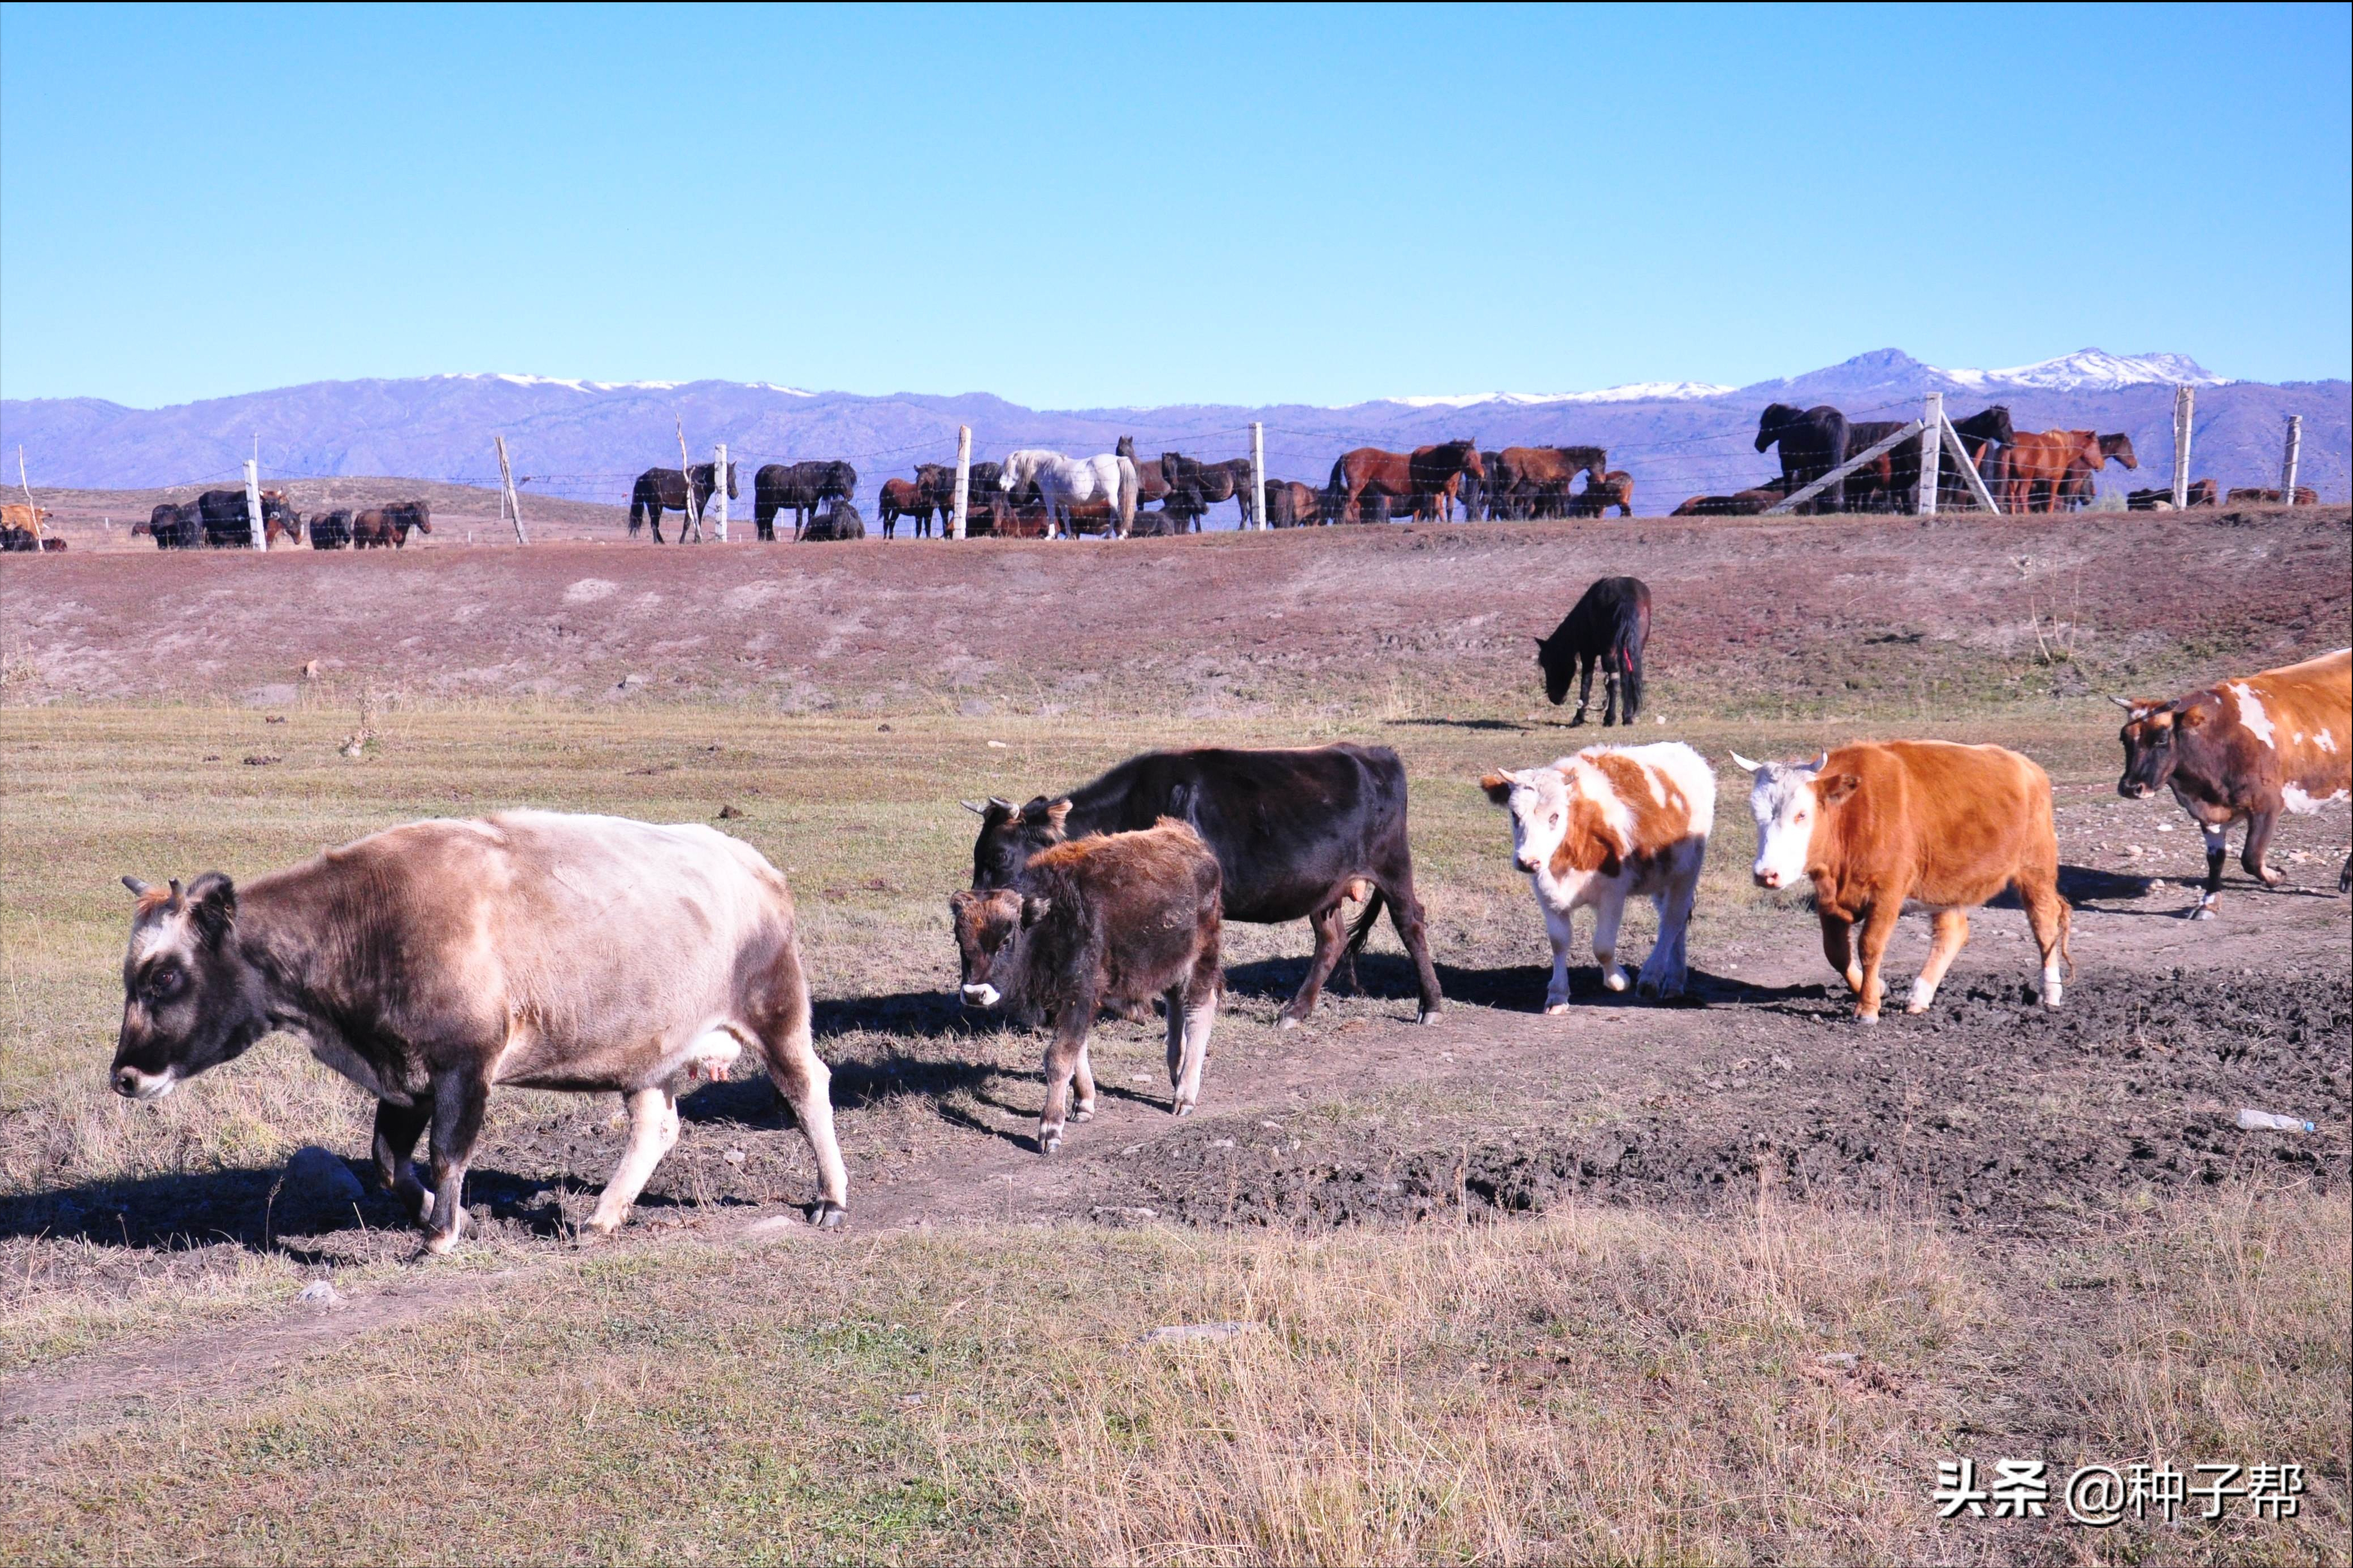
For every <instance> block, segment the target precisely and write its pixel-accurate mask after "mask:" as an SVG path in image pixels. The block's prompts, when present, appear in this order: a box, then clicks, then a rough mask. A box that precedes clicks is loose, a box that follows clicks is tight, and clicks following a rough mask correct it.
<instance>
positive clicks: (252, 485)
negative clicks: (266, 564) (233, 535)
mask: <svg viewBox="0 0 2353 1568" xmlns="http://www.w3.org/2000/svg"><path fill="white" fill-rule="evenodd" d="M245 516H246V521H248V522H250V523H251V524H252V525H253V548H254V549H256V550H260V551H267V550H268V549H269V524H267V523H265V522H263V521H261V465H260V464H259V463H257V462H255V461H254V460H253V459H252V458H247V459H246V460H245Z"/></svg>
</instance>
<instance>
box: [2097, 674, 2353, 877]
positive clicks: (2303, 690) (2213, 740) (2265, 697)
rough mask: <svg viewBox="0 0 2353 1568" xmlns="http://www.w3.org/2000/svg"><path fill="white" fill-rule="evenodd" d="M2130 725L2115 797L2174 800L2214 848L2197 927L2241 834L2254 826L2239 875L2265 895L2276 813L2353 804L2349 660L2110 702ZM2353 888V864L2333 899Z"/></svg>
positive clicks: (2342, 873) (2352, 860) (2209, 849)
mask: <svg viewBox="0 0 2353 1568" xmlns="http://www.w3.org/2000/svg"><path fill="white" fill-rule="evenodd" d="M2111 700H2113V701H2114V702H2116V704H2117V705H2118V706H2120V707H2122V708H2123V709H2124V710H2125V711H2126V720H2125V727H2124V729H2123V730H2122V731H2119V732H2118V734H2117V739H2118V740H2120V741H2122V742H2124V748H2125V771H2124V776H2123V777H2121V778H2119V779H2118V780H2117V781H2116V793H2117V794H2118V795H2123V796H2124V797H2125V798H2126V799H2127V800H2146V799H2147V798H2148V797H2149V796H2150V795H2155V794H2156V793H2157V792H2158V790H2160V789H2170V790H2171V791H2172V792H2173V798H2174V799H2176V800H2178V801H2179V802H2180V803H2181V809H2182V810H2184V811H2186V812H2188V813H2189V816H2190V818H2191V819H2192V820H2193V821H2195V822H2196V823H2197V824H2198V827H2199V830H2200V832H2201V833H2203V834H2204V835H2205V836H2206V888H2205V891H2204V892H2202V893H2200V895H2199V899H2198V907H2197V908H2196V909H2195V910H2192V911H2191V913H2192V915H2193V916H2194V918H2196V919H2199V920H2211V919H2212V918H2213V914H2214V906H2215V902H2216V900H2217V899H2218V898H2219V897H2220V895H2221V890H2222V862H2223V861H2224V860H2225V859H2226V858H2229V855H2230V833H2231V826H2232V824H2233V823H2239V822H2243V823H2245V824H2246V825H2247V841H2246V845H2245V847H2244V849H2243V851H2242V854H2241V856H2240V861H2239V863H2240V864H2241V865H2242V866H2244V867H2245V868H2247V874H2248V875H2249V876H2251V877H2253V878H2254V879H2256V880H2257V881H2259V882H2262V883H2263V884H2264V885H2266V886H2276V885H2277V884H2278V883H2279V881H2280V877H2279V874H2278V873H2277V872H2275V871H2274V870H2272V869H2271V868H2269V867H2268V866H2266V865H2265V864H2264V863H2263V856H2264V852H2265V851H2266V850H2267V849H2269V848H2270V847H2271V841H2272V830H2273V828H2274V827H2275V826H2277V825H2278V823H2279V817H2280V813H2281V812H2283V811H2290V812H2294V813H2295V814H2296V815H2298V816H2306V815H2309V814H2310V813H2313V812H2316V811H2318V810H2319V809H2320V808H2321V807H2322V806H2324V805H2330V804H2332V803H2334V802H2337V801H2341V800H2344V799H2346V798H2347V796H2348V794H2353V650H2348V649H2345V648H2339V649H2337V651H2336V652H2335V653H2327V654H2323V655H2321V656H2320V657H2319V658H2308V659H2306V660H2305V661H2304V662H2303V663H2302V664H2291V665H2288V666H2286V667H2285V668H2280V669H2267V670H2265V671H2263V673H2262V674H2261V675H2251V676H2248V677H2247V678H2245V679H2242V680H2224V681H2221V682H2218V683H2217V684H2215V685H2212V686H2209V687H2207V688H2205V689H2203V690H2200V691H2193V692H2191V693H2189V695H2188V696H2187V697H2177V698H2175V699H2173V700H2171V701H2169V702H2167V701H2160V700H2146V699H2137V698H2125V697H2117V698H2113V699H2111ZM2348 887H2353V856H2348V858H2347V861H2346V864H2345V867H2344V868H2343V869H2341V870H2339V871H2338V873H2337V891H2338V892H2339V893H2342V892H2345V891H2346V890H2347V889H2348Z"/></svg>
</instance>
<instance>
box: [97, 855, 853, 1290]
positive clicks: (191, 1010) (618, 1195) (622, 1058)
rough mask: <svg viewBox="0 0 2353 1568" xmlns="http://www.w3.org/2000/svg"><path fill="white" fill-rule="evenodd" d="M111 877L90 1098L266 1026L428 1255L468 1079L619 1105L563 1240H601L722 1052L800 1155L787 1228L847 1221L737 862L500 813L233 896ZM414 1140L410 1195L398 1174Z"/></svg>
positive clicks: (768, 950)
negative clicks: (742, 1067)
mask: <svg viewBox="0 0 2353 1568" xmlns="http://www.w3.org/2000/svg"><path fill="white" fill-rule="evenodd" d="M123 882H124V884H125V885H126V886H128V887H129V888H130V889H131V890H132V892H133V893H135V894H137V895H138V898H139V904H138V909H137V910H136V912H135V913H134V914H133V915H132V922H131V945H130V949H129V951H128V952H126V953H125V955H124V957H123V960H122V991H123V1004H122V1032H121V1041H120V1044H119V1045H118V1046H117V1047H116V1050H115V1053H114V1068H113V1080H114V1088H115V1090H116V1092H118V1093H120V1094H122V1095H124V1096H127V1097H128V1098H130V1099H132V1100H153V1099H155V1098H156V1097H158V1096H160V1095H164V1094H168V1093H169V1092H171V1090H172V1089H173V1088H174V1086H175V1085H176V1084H178V1083H179V1082H181V1081H182V1080H183V1079H190V1078H193V1077H195V1075H196V1074H198V1073H200V1072H203V1071H204V1070H205V1069H206V1068H212V1067H217V1066H219V1065H220V1064H221V1063H222V1062H225V1061H227V1060H229V1059H230V1058H234V1057H237V1056H239V1055H241V1054H243V1052H244V1051H245V1050H246V1049H247V1048H248V1047H250V1046H252V1045H253V1043H254V1042H255V1041H257V1040H259V1039H260V1038H261V1037H263V1036H264V1035H267V1034H269V1033H270V1032H272V1031H273V1030H281V1029H282V1030H285V1031H287V1032H288V1033H290V1034H294V1035H297V1036H300V1037H302V1038H303V1039H305V1040H306V1041H307V1042H308V1043H309V1045H310V1047H311V1054H312V1055H313V1056H315V1057H317V1058H319V1059H320V1060H321V1061H322V1062H324V1063H325V1064H326V1065H327V1066H329V1067H331V1068H334V1069H335V1070H336V1071H337V1072H340V1073H342V1074H343V1076H344V1077H345V1078H348V1079H351V1080H352V1081H353V1083H356V1084H358V1085H359V1086H360V1087H361V1088H362V1089H365V1090H367V1092H368V1093H370V1094H372V1095H374V1096H375V1099H376V1111H375V1161H376V1168H377V1171H378V1172H379V1173H380V1174H381V1175H382V1177H383V1179H384V1183H385V1186H386V1187H387V1188H388V1189H389V1190H391V1191H392V1192H394V1193H395V1194H398V1195H399V1196H400V1197H401V1198H403V1199H404V1200H405V1201H406V1203H407V1205H408V1206H409V1209H410V1212H411V1213H412V1215H415V1217H416V1218H417V1220H418V1221H419V1222H421V1223H422V1224H423V1225H424V1226H425V1227H426V1241H425V1245H426V1248H427V1250H428V1251H431V1252H436V1253H440V1252H447V1251H448V1249H449V1248H450V1247H453V1246H455V1245H456V1244H457V1240H458V1232H459V1226H460V1225H461V1224H462V1223H463V1220H464V1216H465V1210H464V1208H463V1207H462V1205H461V1203H460V1198H461V1188H462V1186H463V1184H464V1181H465V1174H466V1164H467V1162H468V1161H469V1159H470V1158H471V1156H472V1153H473V1150H474V1142H475V1140H476V1138H477V1137H478V1136H479V1135H480V1132H481V1130H482V1116H483V1110H484V1107H485V1106H486V1104H487V1103H488V1101H489V1100H490V1093H491V1086H492V1085H494V1084H513V1085H516V1086H518V1087H522V1088H529V1089H572V1090H578V1091H593V1090H600V1089H602V1090H612V1091H616V1092H618V1093H619V1094H620V1095H621V1096H622V1098H623V1100H624V1102H625V1103H626V1104H627V1106H628V1112H629V1142H628V1150H627V1151H626V1152H624V1153H623V1154H622V1156H621V1163H620V1166H619V1168H618V1169H617V1170H616V1171H615V1172H614V1173H613V1177H612V1180H611V1182H610V1183H609V1184H607V1186H606V1188H605V1192H604V1194H603V1196H602V1197H600V1198H599V1199H598V1200H597V1203H596V1212H595V1214H594V1215H592V1216H591V1217H590V1219H589V1221H588V1224H587V1229H588V1230H589V1231H590V1232H592V1233H596V1234H600V1235H608V1234H610V1233H611V1232H612V1231H613V1230H614V1229H615V1228H616V1227H617V1226H619V1225H620V1223H621V1221H622V1220H623V1218H624V1217H626V1216H627V1215H628V1209H629V1205H630V1204H631V1203H632V1202H634V1201H635V1200H636V1198H637V1195H638V1193H639V1192H640V1191H641V1190H643V1188H644V1186H645V1184H646V1179H647V1178H648V1177H649V1176H650V1175H651V1174H652V1173H653V1169H654V1166H655V1165H656V1164H657V1163H659V1162H660V1160H661V1157H662V1156H663V1155H664V1154H665V1153H667V1152H669V1151H670V1145H671V1144H673V1143H675V1142H677V1141H678V1105H677V1097H678V1095H679V1093H680V1092H681V1089H684V1088H686V1087H687V1086H688V1085H690V1084H691V1082H692V1081H693V1080H694V1079H696V1078H698V1077H705V1078H723V1077H724V1076H726V1072H727V1068H729V1066H730V1065H731V1064H732V1063H733V1062H734V1060H735V1059H736V1058H737V1057H739V1056H740V1055H742V1053H743V1050H744V1047H746V1046H749V1047H752V1048H753V1049H754V1051H755V1052H757V1053H758V1055H759V1058H761V1060H762V1061H763V1063H764V1065H765V1067H766V1068H767V1070H768V1075H769V1077H770V1078H771V1079H774V1080H775V1082H776V1088H777V1089H779V1090H780V1091H781V1092H782V1094H783V1096H784V1098H785V1100H786V1102H787V1103H788V1104H790V1105H791V1106H792V1108H793V1114H794V1116H795V1118H796V1119H797V1121H799V1123H800V1127H801V1131H802V1132H803V1133H804V1134H805V1135H806V1136H807V1139H808V1141H809V1147H810V1149H811V1150H812V1151H814V1152H815V1153H816V1156H817V1166H818V1204H817V1207H816V1209H815V1211H814V1213H813V1214H812V1215H811V1218H812V1220H813V1222H814V1223H815V1224H817V1225H819V1226H827V1227H831V1226H838V1225H839V1224H840V1223H841V1222H842V1221H843V1219H844V1218H846V1217H847V1215H848V1213H849V1190H848V1184H847V1178H846V1176H845V1174H844V1172H843V1169H842V1163H841V1151H840V1149H839V1146H838V1145H837V1144H836V1143H835V1142H834V1136H833V1107H832V1103H831V1101H830V1100H828V1095H827V1088H828V1082H829V1079H830V1075H829V1074H828V1072H827V1071H826V1067H825V1064H824V1063H823V1062H821V1061H819V1060H818V1056H817V1052H816V1051H815V1050H814V1049H813V1048H812V1047H811V1045H810V1039H809V994H808V984H807V981H806V979H805V978H804V977H803V974H802V970H801V958H800V947H799V942H798V937H797V932H796V930H795V924H794V917H793V898H792V893H791V891H790V890H789V889H787V888H786V885H785V879H784V877H783V876H782V875H781V874H780V873H779V872H778V871H777V870H776V868H775V867H773V866H771V865H769V864H768V862H767V861H766V860H765V859H764V858H762V857H761V855H760V852H759V851H758V850H756V849H754V848H753V847H751V846H750V845H748V844H743V843H739V842H737V841H736V840H734V839H733V838H729V837H726V836H725V835H723V834H721V833H717V832H714V831H712V829H711V828H708V827H704V826H701V825H699V824H686V825H681V826H667V827H665V826H654V825H652V824H649V823H643V822H631V821H627V820H625V819H622V818H620V817H612V816H560V815H557V814H554V813H550V812H537V811H518V812H507V813H502V814H501V815H499V816H488V817H481V818H478V819H475V820H472V821H464V820H454V819H453V820H443V821H432V822H415V823H410V824H409V825H407V826H404V827H394V828H388V829H386V830H385V831H384V832H382V833H376V834H372V835H370V836H369V837H365V838H362V839H360V840H358V841H357V842H355V843H352V844H347V845H344V846H343V847H342V848H340V849H330V850H328V851H327V852H326V853H324V854H322V855H321V856H319V857H318V858H316V859H312V860H307V861H305V862H303V863H302V864H301V865H300V866H295V867H292V868H289V869H286V870H282V871H274V872H271V873H269V874H268V875H266V876H262V877H257V878H255V879H253V880H252V881H250V882H248V883H247V884H246V885H245V887H243V888H242V889H240V888H237V887H236V886H235V885H233V884H232V883H231V882H230V880H229V879H228V878H227V877H226V876H223V875H222V874H221V873H220V872H218V871H207V872H206V873H205V874H204V875H203V876H201V877H198V878H197V879H195V881H193V882H191V883H190V884H188V886H187V888H186V889H185V891H183V890H182V889H181V887H180V884H179V883H177V882H174V883H172V884H171V886H170V887H169V888H150V887H148V886H147V885H146V884H145V883H143V882H141V881H139V880H137V879H134V878H130V877H125V878H124V879H123ZM428 1124H429V1125H430V1127H431V1129H432V1141H431V1150H432V1160H431V1170H432V1179H433V1185H432V1189H431V1190H430V1191H427V1190H426V1189H425V1188H424V1187H423V1186H422V1185H421V1184H419V1183H418V1182H417V1174H416V1172H415V1170H414V1168H413V1167H412V1165H411V1163H410V1156H411V1154H412V1152H414V1150H415V1149H416V1147H417V1137H418V1135H419V1134H420V1133H422V1132H424V1131H426V1129H427V1125H428Z"/></svg>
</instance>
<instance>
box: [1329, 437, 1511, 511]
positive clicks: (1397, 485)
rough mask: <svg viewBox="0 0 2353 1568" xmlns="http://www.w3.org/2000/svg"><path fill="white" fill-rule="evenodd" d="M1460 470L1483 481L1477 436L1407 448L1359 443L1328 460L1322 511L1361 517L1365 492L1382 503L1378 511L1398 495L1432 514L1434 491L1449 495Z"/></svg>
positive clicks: (1389, 505) (1436, 494)
mask: <svg viewBox="0 0 2353 1568" xmlns="http://www.w3.org/2000/svg"><path fill="white" fill-rule="evenodd" d="M1463 474H1469V475H1471V476H1472V477H1473V478H1475V479H1480V480H1481V481H1482V482H1483V481H1484V480H1485V479H1486V477H1487V469H1486V465H1485V463H1484V462H1482V460H1481V458H1480V456H1479V444H1478V443H1477V442H1476V441H1447V442H1442V443H1440V445H1438V446H1435V447H1416V448H1415V449H1414V450H1413V451H1411V452H1385V451H1383V450H1381V448H1379V447H1357V448H1356V450H1355V451H1353V452H1344V453H1342V454H1341V456H1340V459H1339V460H1338V461H1337V462H1335V463H1334V464H1333V465H1332V478H1331V480H1330V481H1329V482H1328V483H1327V484H1325V485H1324V507H1323V510H1324V517H1325V518H1326V519H1328V520H1329V521H1333V522H1357V521H1362V520H1363V512H1362V509H1361V505H1360V503H1361V502H1362V501H1363V500H1364V499H1365V498H1366V496H1368V495H1369V496H1373V497H1377V498H1378V499H1379V500H1380V501H1381V502H1382V503H1383V504H1382V506H1381V507H1380V509H1379V510H1381V512H1382V513H1383V515H1386V514H1388V512H1390V511H1393V510H1395V505H1394V503H1396V502H1398V501H1400V500H1402V501H1409V502H1411V503H1413V510H1414V512H1415V514H1416V515H1419V514H1420V513H1421V512H1422V510H1424V509H1425V508H1428V509H1429V510H1431V511H1432V512H1433V514H1434V512H1435V510H1436V507H1437V505H1438V500H1439V497H1440V495H1441V494H1446V495H1449V496H1451V494H1452V489H1451V487H1453V486H1454V485H1455V484H1456V482H1457V480H1458V479H1459V478H1460V476H1461V475H1463Z"/></svg>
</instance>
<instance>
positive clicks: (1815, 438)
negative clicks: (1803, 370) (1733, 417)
mask: <svg viewBox="0 0 2353 1568" xmlns="http://www.w3.org/2000/svg"><path fill="white" fill-rule="evenodd" d="M1776 441H1778V442H1779V443H1780V444H1781V479H1782V482H1783V485H1784V487H1785V490H1797V489H1803V488H1804V487H1806V486H1807V485H1810V484H1812V483H1813V482H1814V481H1815V480H1816V479H1820V478H1821V477H1822V476H1823V475H1824V474H1827V473H1829V472H1830V471H1831V469H1832V468H1837V467H1838V466H1839V465H1840V464H1841V463H1843V462H1845V461H1846V459H1847V450H1848V443H1847V428H1846V416H1845V415H1843V414H1841V413H1840V412H1839V411H1838V410H1837V409H1835V408H1832V407H1831V405H1829V404H1827V403H1824V404H1818V405H1815V406H1814V407H1811V408H1792V407H1790V406H1789V405H1788V404H1786V403H1776V404H1773V405H1770V406H1768V407H1767V409H1766V410H1765V412H1764V413H1762V414H1760V415H1758V416H1757V450H1758V451H1760V452H1761V451H1763V450H1765V448H1766V447H1770V446H1772V445H1773V444H1774V443H1775V442H1776ZM1799 510H1801V511H1818V512H1820V511H1844V510H1846V481H1845V480H1843V479H1833V480H1831V483H1830V486H1829V488H1827V489H1824V490H1823V491H1822V493H1821V494H1820V495H1818V496H1816V497H1815V498H1814V499H1813V500H1810V501H1808V502H1806V503H1805V504H1804V505H1803V506H1802V507H1800V508H1799Z"/></svg>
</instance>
